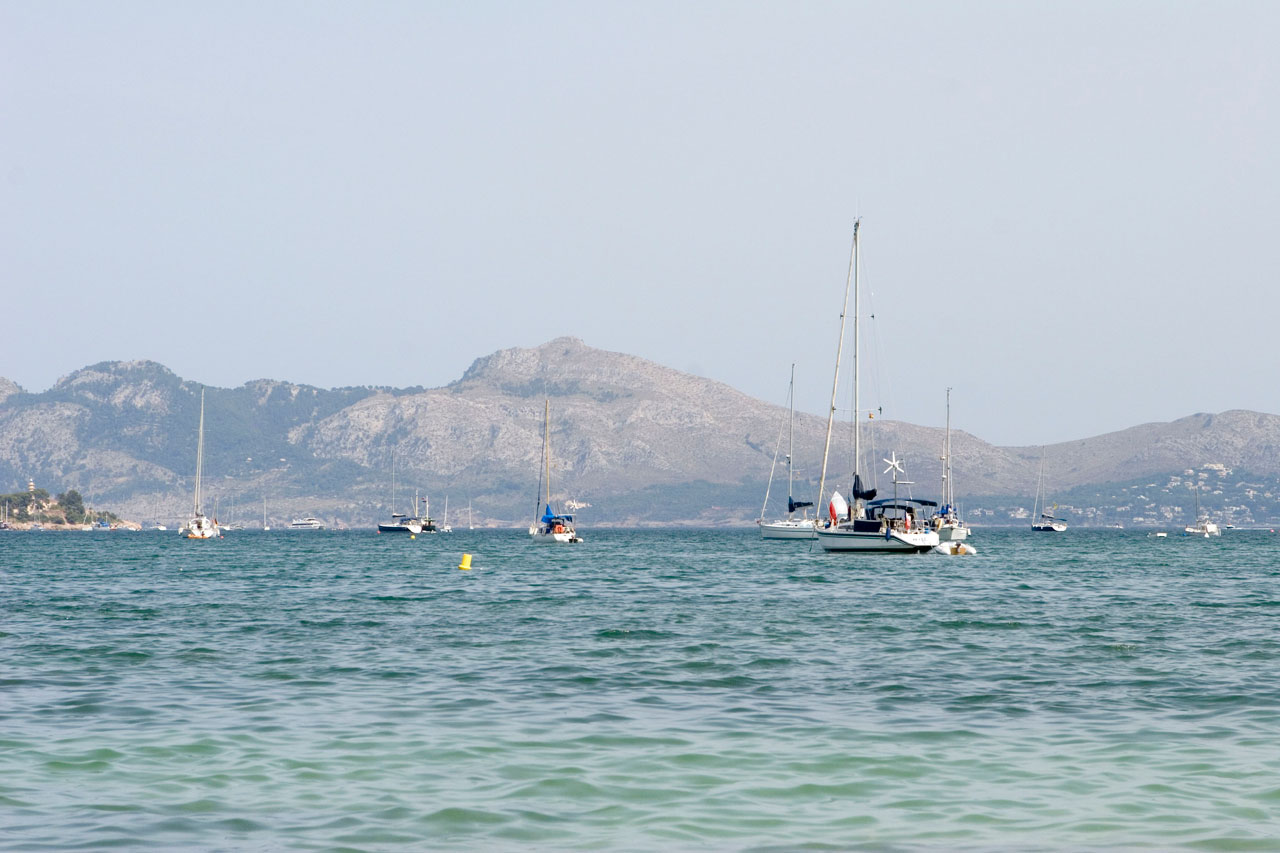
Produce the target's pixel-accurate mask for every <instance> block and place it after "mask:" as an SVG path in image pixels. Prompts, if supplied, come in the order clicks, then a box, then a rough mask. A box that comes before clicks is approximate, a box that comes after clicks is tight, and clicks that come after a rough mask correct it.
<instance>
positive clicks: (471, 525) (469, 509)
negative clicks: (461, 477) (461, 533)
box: [467, 498, 476, 530]
mask: <svg viewBox="0 0 1280 853" xmlns="http://www.w3.org/2000/svg"><path fill="white" fill-rule="evenodd" d="M467 529H468V530H475V529H476V526H475V525H474V524H472V523H471V499H470V498H468V499H467Z"/></svg>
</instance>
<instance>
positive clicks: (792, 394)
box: [787, 361, 796, 518]
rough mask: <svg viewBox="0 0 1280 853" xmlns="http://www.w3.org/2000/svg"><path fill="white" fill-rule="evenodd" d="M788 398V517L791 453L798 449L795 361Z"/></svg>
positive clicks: (790, 514) (788, 508) (792, 364)
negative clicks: (789, 412) (789, 406)
mask: <svg viewBox="0 0 1280 853" xmlns="http://www.w3.org/2000/svg"><path fill="white" fill-rule="evenodd" d="M787 398H788V402H789V403H790V404H791V414H790V416H789V417H788V418H787V518H790V517H791V516H792V514H793V510H792V509H791V454H793V453H794V452H795V449H796V438H795V426H796V363H795V362H794V361H793V362H791V388H790V389H789V390H788V391H787Z"/></svg>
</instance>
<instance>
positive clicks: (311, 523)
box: [289, 515, 325, 530]
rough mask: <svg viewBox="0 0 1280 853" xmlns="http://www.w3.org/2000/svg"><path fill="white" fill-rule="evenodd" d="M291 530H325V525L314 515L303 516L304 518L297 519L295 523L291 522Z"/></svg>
mask: <svg viewBox="0 0 1280 853" xmlns="http://www.w3.org/2000/svg"><path fill="white" fill-rule="evenodd" d="M289 529H290V530H324V529H325V523H324V522H323V521H321V520H320V519H318V518H316V517H315V516H314V515H307V516H303V517H302V518H295V519H294V520H293V521H291V522H289Z"/></svg>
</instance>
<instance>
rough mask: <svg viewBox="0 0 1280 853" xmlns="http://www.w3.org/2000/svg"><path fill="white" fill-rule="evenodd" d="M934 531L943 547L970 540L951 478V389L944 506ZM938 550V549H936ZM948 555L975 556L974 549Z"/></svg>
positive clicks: (943, 492) (943, 455)
mask: <svg viewBox="0 0 1280 853" xmlns="http://www.w3.org/2000/svg"><path fill="white" fill-rule="evenodd" d="M933 526H934V529H935V530H937V531H938V539H939V541H940V542H941V543H942V545H946V544H947V543H948V542H955V543H960V542H963V541H964V540H966V539H968V538H969V533H970V530H969V527H968V525H966V524H965V523H964V522H963V521H961V520H960V510H958V509H956V490H955V481H954V479H953V478H952V476H951V389H950V388H948V389H947V438H946V441H945V443H944V444H943V451H942V506H941V507H939V508H938V512H937V514H936V515H935V516H934V517H933ZM935 550H936V549H935ZM943 553H948V554H974V553H977V552H976V551H974V550H973V549H972V548H971V549H970V550H968V551H966V550H965V549H964V548H958V549H955V548H953V549H950V550H947V549H945V548H944V549H943Z"/></svg>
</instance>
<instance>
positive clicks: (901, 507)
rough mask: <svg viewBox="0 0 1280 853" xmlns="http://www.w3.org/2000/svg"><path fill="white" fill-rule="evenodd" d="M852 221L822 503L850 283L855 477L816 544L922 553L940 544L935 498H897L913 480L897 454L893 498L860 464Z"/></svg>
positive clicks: (836, 498) (892, 465) (831, 508)
mask: <svg viewBox="0 0 1280 853" xmlns="http://www.w3.org/2000/svg"><path fill="white" fill-rule="evenodd" d="M861 222H862V220H860V219H859V220H855V221H854V223H853V252H852V255H851V256H850V258H849V275H848V278H846V280H845V285H844V308H843V309H842V310H841V312H840V342H839V344H838V345H837V346H836V371H835V379H834V380H833V381H832V383H831V407H830V409H829V410H828V412H827V439H826V444H825V446H824V447H823V450H822V476H821V478H820V479H819V481H818V505H819V506H822V502H823V498H824V497H825V494H824V491H825V488H826V482H827V459H828V458H829V456H830V451H831V427H832V425H833V423H834V419H835V414H836V396H837V394H838V393H839V391H840V356H841V353H842V352H843V350H844V326H845V318H846V316H847V315H848V313H849V288H850V284H852V286H853V466H854V467H853V482H852V485H851V487H850V494H849V499H848V501H846V499H845V498H844V497H843V496H842V495H841V494H840V493H839V492H838V491H833V492H832V495H831V503H830V504H829V505H828V514H829V516H830V518H829V519H827V520H824V521H823V522H822V523H820V524H819V525H818V526H817V527H816V528H815V531H816V534H817V537H818V544H819V545H821V546H822V549H823V550H824V551H860V552H877V551H880V552H887V553H907V554H912V553H920V552H923V551H930V550H932V549H933V548H935V547H937V545H938V542H939V540H938V533H937V531H935V530H931V529H929V527H928V523H927V521H925V520H924V518H923V516H924V515H926V514H929V513H931V512H932V510H933V509H936V508H937V506H938V504H937V502H936V501H926V500H916V499H912V498H902V499H900V498H899V497H898V486H900V485H912V484H911V482H910V481H909V480H900V479H899V478H898V475H899V474H901V473H905V472H904V469H903V467H902V461H901V460H900V459H898V455H897V453H894V454H893V457H892V459H886V460H885V462H887V463H889V467H888V468H886V469H885V473H886V474H887V473H889V472H893V484H894V486H893V492H894V494H893V498H891V499H882V500H878V501H877V500H874V498H875V496H876V490H875V489H874V488H871V489H867V488H864V487H863V483H862V475H861V473H860V472H859V470H858V469H859V466H861V465H862V455H861V454H862V424H861V422H860V421H859V418H858V415H859V411H858V403H859V400H858V310H859V296H858V290H859V286H858V228H859V226H860V224H861Z"/></svg>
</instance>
